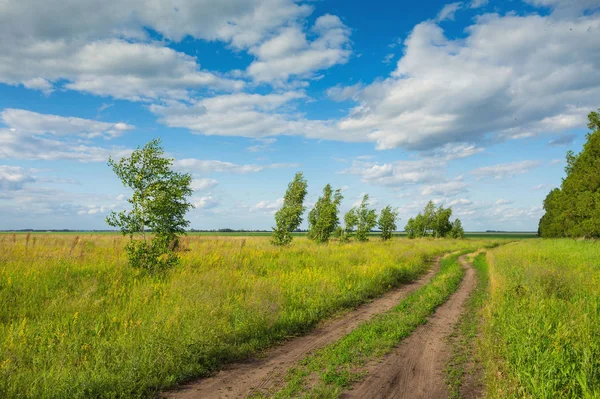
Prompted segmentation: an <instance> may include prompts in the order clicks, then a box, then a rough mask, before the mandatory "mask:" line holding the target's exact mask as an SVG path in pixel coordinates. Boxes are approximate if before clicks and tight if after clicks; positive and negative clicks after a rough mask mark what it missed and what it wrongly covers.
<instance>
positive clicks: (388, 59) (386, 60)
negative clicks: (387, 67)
mask: <svg viewBox="0 0 600 399" xmlns="http://www.w3.org/2000/svg"><path fill="white" fill-rule="evenodd" d="M395 56H396V54H394V53H389V54H386V55H385V57H383V63H384V64H389V63H390V62H392V60H393V59H394V57H395Z"/></svg>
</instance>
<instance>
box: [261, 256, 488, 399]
mask: <svg viewBox="0 0 600 399" xmlns="http://www.w3.org/2000/svg"><path fill="white" fill-rule="evenodd" d="M476 248H477V247H472V248H470V249H469V250H468V251H473V250H474V249H476ZM458 257H459V254H454V255H451V256H448V257H446V258H444V259H443V261H442V265H441V269H440V271H439V272H438V274H436V276H435V277H434V278H433V279H432V280H431V281H430V282H429V283H428V284H426V285H425V286H423V287H422V288H420V289H419V290H417V291H415V292H414V293H412V294H411V295H409V296H408V297H406V298H405V299H404V300H402V301H401V302H400V303H399V304H398V305H397V306H396V307H394V308H393V309H392V310H391V311H389V312H387V313H384V314H382V315H378V316H376V317H374V318H373V319H371V320H369V321H368V322H365V323H363V324H361V325H360V326H359V327H358V328H356V329H355V330H353V331H352V332H351V333H349V334H348V335H346V336H345V337H343V338H342V339H340V340H339V341H337V342H335V343H333V344H330V345H328V346H326V347H325V348H322V349H320V350H318V351H316V352H315V353H314V354H312V355H309V356H308V357H307V358H305V359H304V360H303V361H301V363H300V364H299V365H298V366H297V367H295V368H293V369H291V370H290V371H289V373H288V376H287V381H286V385H285V386H284V387H283V389H281V390H280V391H279V392H276V393H273V394H272V395H273V397H275V398H290V397H306V398H336V397H338V396H339V395H340V393H341V392H342V391H343V389H347V388H350V387H351V386H352V384H354V383H356V382H357V381H359V380H360V379H361V378H362V377H363V376H364V373H363V372H362V371H361V368H363V367H364V366H365V365H366V364H367V363H368V362H369V361H372V360H374V359H377V358H380V357H382V356H384V355H385V354H387V353H389V352H390V351H391V350H393V348H394V347H395V346H396V345H397V344H398V343H399V342H400V341H402V340H403V339H404V338H406V337H407V336H409V335H410V333H411V332H412V331H414V329H415V328H417V327H418V326H419V325H421V324H424V323H425V322H426V321H427V317H428V316H430V315H431V314H432V313H433V311H434V310H435V309H436V308H437V307H438V306H439V305H441V304H442V303H444V302H445V301H446V300H447V299H448V297H449V296H450V295H451V294H452V293H453V292H455V291H456V289H457V288H458V286H459V284H460V282H461V279H462V277H463V275H464V270H463V268H462V267H461V266H460V264H459V263H458Z"/></svg>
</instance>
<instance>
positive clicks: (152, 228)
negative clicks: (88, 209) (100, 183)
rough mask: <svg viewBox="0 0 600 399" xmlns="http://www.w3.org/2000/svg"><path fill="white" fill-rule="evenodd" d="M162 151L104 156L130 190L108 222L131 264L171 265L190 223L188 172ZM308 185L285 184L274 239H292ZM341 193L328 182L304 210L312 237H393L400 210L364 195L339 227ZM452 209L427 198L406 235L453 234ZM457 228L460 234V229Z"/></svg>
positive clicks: (152, 146) (298, 179) (153, 146)
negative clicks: (122, 238)
mask: <svg viewBox="0 0 600 399" xmlns="http://www.w3.org/2000/svg"><path fill="white" fill-rule="evenodd" d="M163 154H164V150H163V148H162V147H161V143H160V140H159V139H155V140H152V141H150V142H149V143H148V144H146V145H145V146H144V147H143V148H139V147H138V148H137V149H136V150H135V151H133V152H132V154H131V156H129V157H124V158H122V159H121V160H119V161H118V162H117V161H115V160H113V159H112V158H110V159H109V161H108V164H109V166H111V167H112V169H113V171H114V172H115V174H116V175H117V176H118V177H119V178H120V179H121V181H122V182H123V185H124V186H126V187H129V188H130V189H131V190H132V191H133V195H132V197H131V198H129V199H128V200H127V201H128V202H129V204H130V205H131V209H130V210H124V211H121V212H119V213H116V212H111V214H110V215H108V217H107V218H106V222H107V223H108V224H109V225H111V226H114V227H118V228H120V229H121V232H122V234H123V235H128V236H129V238H130V240H129V243H128V244H127V246H126V247H125V249H126V252H127V255H128V258H129V263H130V264H131V265H132V266H136V267H140V268H145V269H148V270H150V271H156V270H161V269H164V268H166V267H170V266H173V265H175V264H176V263H177V262H178V261H179V257H178V255H177V253H176V251H177V248H178V246H179V236H180V235H181V234H185V228H186V227H188V226H189V221H188V220H186V218H185V215H186V213H187V212H188V211H189V210H190V209H192V208H193V207H194V206H193V204H192V203H191V202H190V201H189V199H190V197H191V195H192V193H193V190H192V189H191V181H192V177H191V175H190V174H187V173H178V172H174V171H173V170H172V165H173V159H170V158H165V157H164V156H163ZM307 188H308V183H307V182H306V179H305V178H304V175H303V174H302V173H301V172H300V173H297V174H296V176H295V177H294V180H292V182H290V184H289V185H288V189H287V191H286V193H285V196H284V201H283V206H282V207H281V209H280V210H279V211H277V213H276V214H275V223H276V227H275V228H274V229H273V239H272V242H273V243H274V244H276V245H286V244H289V243H290V242H291V241H292V234H291V233H292V232H293V231H294V230H296V229H298V227H299V226H300V224H301V223H302V220H303V219H302V215H303V214H304V212H305V211H306V207H305V206H304V199H305V198H306V194H307ZM343 198H344V197H343V196H342V193H341V190H339V189H338V190H333V188H332V187H331V185H329V184H328V185H326V186H325V188H324V189H323V194H322V195H321V197H320V198H319V199H318V201H317V203H316V204H315V206H314V208H313V209H311V211H310V212H309V213H308V225H309V230H308V237H309V238H310V239H312V240H314V241H316V242H320V243H324V242H327V241H328V240H329V239H330V237H332V236H334V237H337V238H338V239H339V240H342V241H348V240H350V239H351V238H354V239H356V240H357V241H367V240H368V237H369V232H370V231H371V230H373V228H375V226H378V227H379V228H380V229H381V238H382V239H383V240H389V239H390V238H391V237H392V232H393V231H394V230H396V219H397V218H398V212H397V211H396V210H394V209H392V207H391V206H386V207H385V208H383V209H382V210H381V213H380V214H379V217H378V216H377V213H376V212H375V210H374V209H371V208H369V196H368V195H364V197H363V199H362V201H361V203H360V204H359V205H358V206H356V207H353V208H352V209H350V210H349V211H348V212H347V213H346V214H345V215H344V227H343V228H342V227H341V226H340V220H339V217H338V215H339V208H340V205H341V202H342V199H343ZM451 213H452V211H451V210H450V209H449V208H448V209H444V208H442V207H439V208H437V209H436V208H435V207H434V205H433V203H432V202H430V203H429V204H428V205H427V207H426V208H425V211H424V213H423V214H419V215H418V216H417V217H416V218H415V219H414V220H413V219H410V220H409V224H408V225H407V227H409V226H410V227H411V229H412V230H410V231H409V237H411V238H414V237H420V236H423V235H427V234H429V233H430V232H431V233H432V234H433V235H434V236H435V237H445V236H446V235H448V232H451V233H450V235H451V236H455V234H454V233H453V232H455V231H457V230H456V229H455V228H454V225H450V224H449V222H448V220H447V219H448V218H449V217H450V215H451ZM455 223H456V221H455ZM458 226H459V227H460V221H458ZM460 230H461V234H460V235H461V236H462V228H461V229H460ZM407 231H408V229H407ZM148 233H151V236H150V235H149V234H148Z"/></svg>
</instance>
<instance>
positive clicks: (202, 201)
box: [191, 195, 220, 209]
mask: <svg viewBox="0 0 600 399" xmlns="http://www.w3.org/2000/svg"><path fill="white" fill-rule="evenodd" d="M191 202H192V204H193V205H194V207H196V208H197V209H212V208H216V207H217V206H219V204H220V201H219V200H218V199H216V198H215V197H213V196H212V195H206V196H203V197H193V198H192V199H191Z"/></svg>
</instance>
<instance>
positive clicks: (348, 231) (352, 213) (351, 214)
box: [344, 208, 358, 241]
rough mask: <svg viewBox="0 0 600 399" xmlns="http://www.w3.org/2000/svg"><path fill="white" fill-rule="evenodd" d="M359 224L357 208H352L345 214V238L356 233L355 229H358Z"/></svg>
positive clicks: (347, 238)
mask: <svg viewBox="0 0 600 399" xmlns="http://www.w3.org/2000/svg"><path fill="white" fill-rule="evenodd" d="M357 224H358V215H357V214H356V209H355V208H352V209H350V210H349V211H348V212H346V214H345V215H344V227H345V228H344V238H345V240H346V241H347V240H349V239H350V238H351V237H352V235H353V234H354V229H356V225H357Z"/></svg>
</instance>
